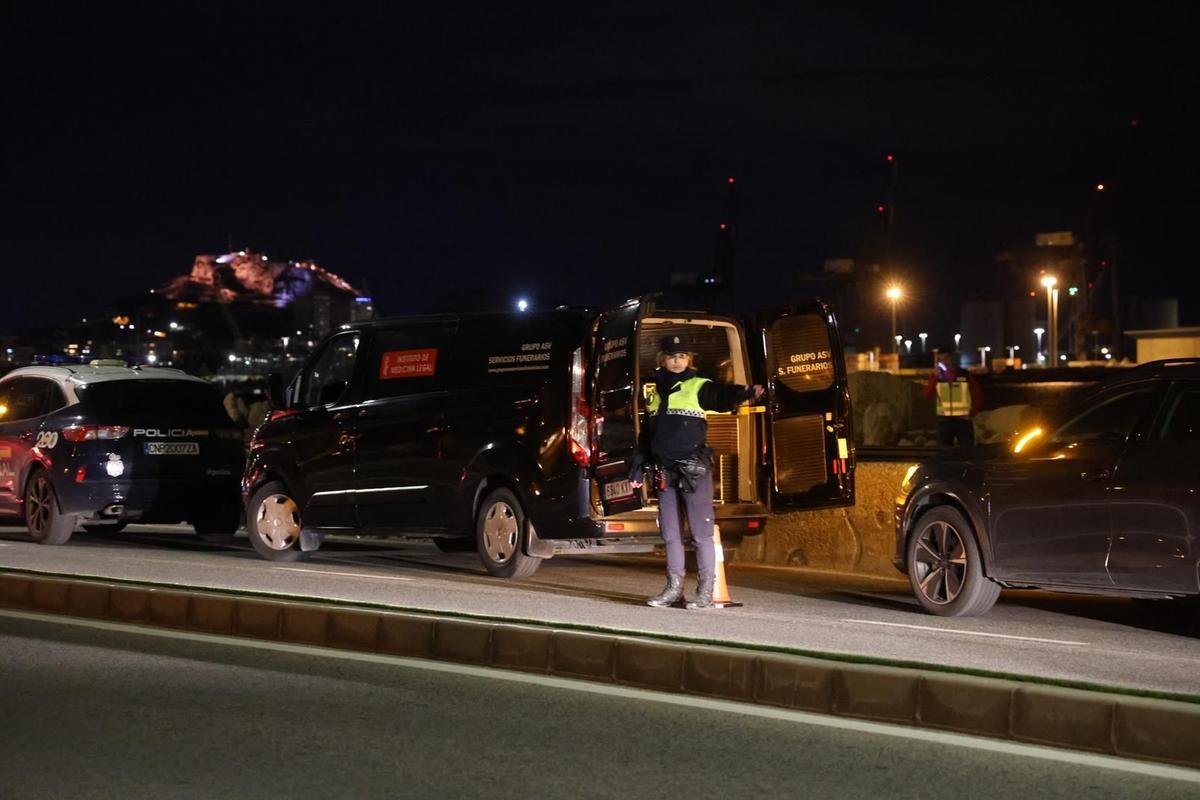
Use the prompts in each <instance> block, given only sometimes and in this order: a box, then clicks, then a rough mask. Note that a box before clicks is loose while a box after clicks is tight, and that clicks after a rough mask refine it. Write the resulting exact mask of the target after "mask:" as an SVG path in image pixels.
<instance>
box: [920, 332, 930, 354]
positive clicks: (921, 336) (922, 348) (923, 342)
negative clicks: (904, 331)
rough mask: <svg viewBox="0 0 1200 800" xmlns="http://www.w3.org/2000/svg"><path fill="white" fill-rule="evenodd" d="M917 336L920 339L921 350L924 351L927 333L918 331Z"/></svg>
mask: <svg viewBox="0 0 1200 800" xmlns="http://www.w3.org/2000/svg"><path fill="white" fill-rule="evenodd" d="M917 338H918V339H920V340H921V352H922V353H924V352H925V340H926V339H928V338H929V334H928V333H918V334H917Z"/></svg>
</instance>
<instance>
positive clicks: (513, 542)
mask: <svg viewBox="0 0 1200 800" xmlns="http://www.w3.org/2000/svg"><path fill="white" fill-rule="evenodd" d="M524 535H525V509H524V508H523V507H522V506H521V501H520V500H518V499H517V496H516V495H515V494H513V493H512V492H511V491H510V490H508V489H496V490H495V491H494V492H491V493H489V494H488V496H487V497H485V498H484V499H483V503H482V504H481V505H480V506H479V514H478V515H477V516H476V518H475V541H476V544H477V546H478V549H479V557H480V558H481V559H482V560H483V566H484V567H485V568H486V569H487V571H488V572H490V573H491V574H492V575H495V576H496V577H497V578H528V577H529V576H530V575H532V574H533V573H534V572H536V571H537V568H538V567H540V566H541V565H542V560H541V559H540V558H534V557H532V556H528V555H526V554H525V553H524V551H522V550H521V540H522V538H523V537H524Z"/></svg>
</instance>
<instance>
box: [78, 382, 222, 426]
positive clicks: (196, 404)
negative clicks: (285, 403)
mask: <svg viewBox="0 0 1200 800" xmlns="http://www.w3.org/2000/svg"><path fill="white" fill-rule="evenodd" d="M77 391H78V392H79V401H80V402H81V403H85V404H87V406H88V408H89V409H91V412H92V413H93V414H95V415H96V421H97V422H100V423H101V424H105V425H108V424H122V425H123V424H127V423H128V424H145V423H148V422H149V421H150V420H160V419H170V420H171V421H172V424H178V425H188V426H192V425H194V426H197V427H208V426H210V425H211V426H227V425H229V416H228V415H227V414H226V413H225V407H224V406H223V405H222V404H221V396H220V395H219V394H218V393H217V389H216V387H214V386H211V385H208V384H204V383H197V382H196V381H172V380H125V381H122V380H116V381H97V382H95V383H89V384H87V385H86V386H81V387H79V389H78V390H77Z"/></svg>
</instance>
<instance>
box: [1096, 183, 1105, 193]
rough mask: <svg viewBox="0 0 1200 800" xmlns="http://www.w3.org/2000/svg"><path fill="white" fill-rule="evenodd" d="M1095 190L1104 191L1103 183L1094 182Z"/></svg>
mask: <svg viewBox="0 0 1200 800" xmlns="http://www.w3.org/2000/svg"><path fill="white" fill-rule="evenodd" d="M1096 191H1097V192H1103V191H1104V184H1103V183H1097V184H1096Z"/></svg>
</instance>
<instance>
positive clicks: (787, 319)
mask: <svg viewBox="0 0 1200 800" xmlns="http://www.w3.org/2000/svg"><path fill="white" fill-rule="evenodd" d="M755 332H756V334H757V336H756V337H755V338H756V339H757V340H758V341H757V342H756V346H757V347H761V348H762V351H761V353H760V354H758V355H760V357H761V358H763V359H764V361H765V365H764V366H765V371H766V386H767V413H766V414H765V415H764V416H765V427H766V437H765V440H766V442H765V444H766V453H765V458H764V461H765V464H766V467H767V469H768V471H769V474H770V480H769V484H770V497H769V502H768V505H769V506H770V508H771V509H772V510H783V509H787V508H825V507H830V506H851V505H854V446H853V442H854V437H853V435H852V430H851V415H850V394H849V391H848V388H847V380H846V360H845V356H844V354H843V352H842V342H841V337H840V336H839V334H838V329H837V320H836V319H835V317H834V316H833V311H832V310H831V309H830V307H829V306H828V304H826V303H823V302H821V301H813V302H811V303H808V304H805V305H800V306H792V307H788V308H778V309H773V310H771V311H769V312H766V313H763V314H760V315H759V316H758V317H757V319H756V322H755Z"/></svg>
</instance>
